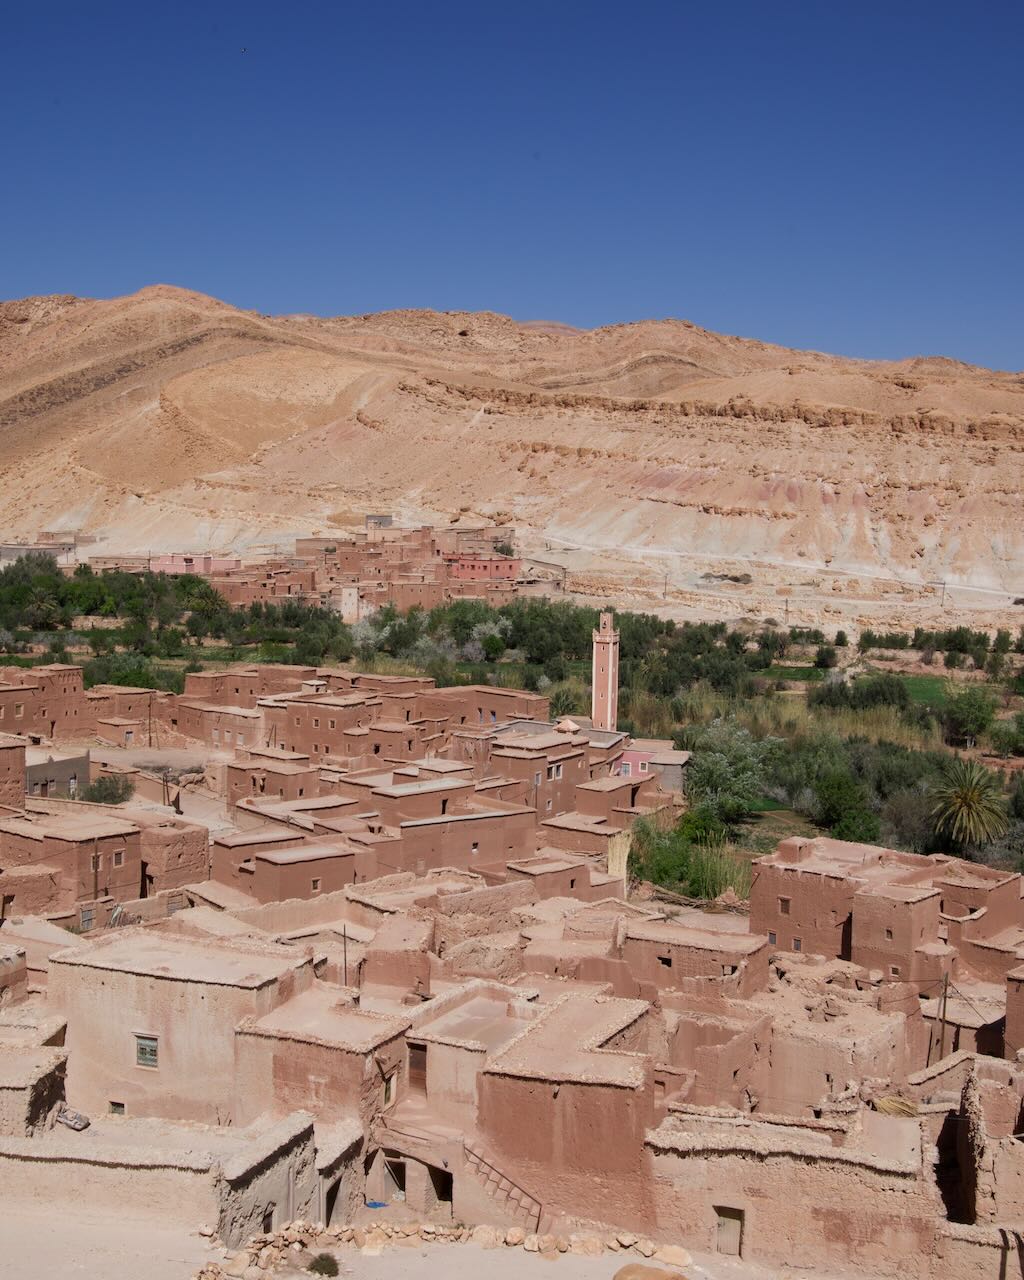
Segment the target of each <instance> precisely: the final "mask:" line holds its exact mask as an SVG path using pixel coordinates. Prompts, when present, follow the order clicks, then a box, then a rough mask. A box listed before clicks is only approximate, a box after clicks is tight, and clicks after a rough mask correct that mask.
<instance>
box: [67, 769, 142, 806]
mask: <svg viewBox="0 0 1024 1280" xmlns="http://www.w3.org/2000/svg"><path fill="white" fill-rule="evenodd" d="M80 794H81V798H82V799H83V800H87V801H89V803H90V804H124V802H125V801H126V800H130V799H131V798H132V796H133V795H134V794H135V783H134V782H132V780H131V778H128V777H124V776H123V775H118V774H112V773H108V774H104V775H103V776H102V777H100V778H97V779H96V781H95V782H90V783H89V785H88V786H87V787H83V788H82V790H81V793H80Z"/></svg>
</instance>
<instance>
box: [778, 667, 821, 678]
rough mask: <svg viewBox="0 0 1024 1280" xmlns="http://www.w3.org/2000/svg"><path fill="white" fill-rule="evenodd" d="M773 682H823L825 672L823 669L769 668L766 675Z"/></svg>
mask: <svg viewBox="0 0 1024 1280" xmlns="http://www.w3.org/2000/svg"><path fill="white" fill-rule="evenodd" d="M764 674H765V675H766V676H768V678H769V679H771V680H822V679H824V676H825V672H824V671H823V670H822V669H821V667H780V666H773V667H769V668H768V670H767V671H766V672H765V673H764Z"/></svg>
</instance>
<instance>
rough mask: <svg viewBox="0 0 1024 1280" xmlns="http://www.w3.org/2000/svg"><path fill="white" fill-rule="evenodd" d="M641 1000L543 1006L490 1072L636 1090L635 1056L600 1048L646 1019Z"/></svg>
mask: <svg viewBox="0 0 1024 1280" xmlns="http://www.w3.org/2000/svg"><path fill="white" fill-rule="evenodd" d="M648 1009H649V1005H648V1004H647V1002H646V1001H645V1000H622V999H619V998H617V997H615V996H576V995H570V996H566V997H565V998H564V999H563V1000H560V1001H558V1002H557V1003H556V1004H552V1005H548V1006H547V1007H546V1009H545V1010H544V1011H543V1012H542V1013H541V1015H540V1016H539V1017H538V1018H537V1019H536V1021H534V1022H532V1023H531V1024H530V1025H529V1027H528V1028H527V1029H526V1030H525V1031H522V1032H520V1034H519V1035H518V1036H516V1037H515V1038H514V1039H513V1040H512V1041H511V1042H510V1043H509V1044H508V1046H507V1047H506V1048H505V1049H503V1050H502V1051H501V1052H500V1053H498V1054H497V1056H496V1057H495V1058H494V1060H493V1062H492V1063H491V1065H490V1066H489V1067H488V1070H489V1071H493V1072H497V1073H498V1074H503V1075H513V1076H521V1077H524V1078H526V1079H533V1080H551V1081H555V1082H557V1081H562V1080H572V1081H576V1082H578V1083H580V1084H606V1085H618V1086H620V1087H622V1088H628V1089H639V1088H642V1087H643V1084H644V1081H645V1078H646V1077H645V1073H644V1060H643V1057H642V1055H641V1054H639V1053H625V1052H622V1051H620V1050H614V1049H612V1050H606V1049H602V1048H601V1046H602V1045H603V1044H606V1043H607V1042H608V1041H609V1040H610V1039H612V1037H613V1036H616V1035H618V1034H619V1033H620V1032H621V1031H624V1030H626V1028H627V1027H630V1026H632V1025H633V1024H634V1023H636V1022H638V1021H639V1020H640V1019H641V1018H642V1017H644V1015H645V1014H646V1013H647V1011H648Z"/></svg>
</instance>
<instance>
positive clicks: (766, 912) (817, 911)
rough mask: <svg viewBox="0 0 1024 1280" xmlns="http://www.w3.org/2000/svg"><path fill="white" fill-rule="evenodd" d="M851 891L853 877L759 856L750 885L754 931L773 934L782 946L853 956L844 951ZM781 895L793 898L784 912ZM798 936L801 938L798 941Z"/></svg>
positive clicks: (851, 896) (776, 941)
mask: <svg viewBox="0 0 1024 1280" xmlns="http://www.w3.org/2000/svg"><path fill="white" fill-rule="evenodd" d="M853 891H854V885H853V884H852V882H851V881H849V880H847V879H846V878H845V877H844V876H841V875H819V874H817V873H815V872H809V871H801V870H798V869H791V868H788V867H779V866H775V865H773V864H772V863H770V862H764V861H763V860H762V861H760V862H757V863H755V864H754V881H753V884H752V886H751V890H750V929H751V932H752V933H767V934H774V935H775V941H774V943H773V945H775V946H777V947H778V948H779V949H780V950H782V951H797V950H800V951H803V952H805V953H811V954H815V955H822V956H827V957H829V958H833V959H834V958H842V959H849V957H848V956H847V955H844V951H845V949H846V948H845V946H844V926H845V924H846V921H847V918H848V917H849V915H850V912H851V909H852V905H853ZM781 898H785V899H788V900H789V912H788V914H783V911H782V908H781V906H780V901H779V900H780V899H781ZM794 939H799V941H800V946H799V947H796V946H794V945H793V944H794Z"/></svg>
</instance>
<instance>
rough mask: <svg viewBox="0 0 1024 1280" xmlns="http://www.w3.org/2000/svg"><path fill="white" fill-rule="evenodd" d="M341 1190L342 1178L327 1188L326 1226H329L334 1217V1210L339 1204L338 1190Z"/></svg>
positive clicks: (325, 1201) (325, 1200)
mask: <svg viewBox="0 0 1024 1280" xmlns="http://www.w3.org/2000/svg"><path fill="white" fill-rule="evenodd" d="M340 1190H341V1179H340V1178H338V1179H337V1180H336V1181H335V1182H333V1183H332V1184H331V1185H330V1186H329V1187H328V1188H327V1195H326V1196H325V1197H324V1226H325V1227H329V1226H330V1225H331V1221H332V1220H333V1218H334V1210H335V1209H336V1208H337V1205H338V1192H339V1191H340Z"/></svg>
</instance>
